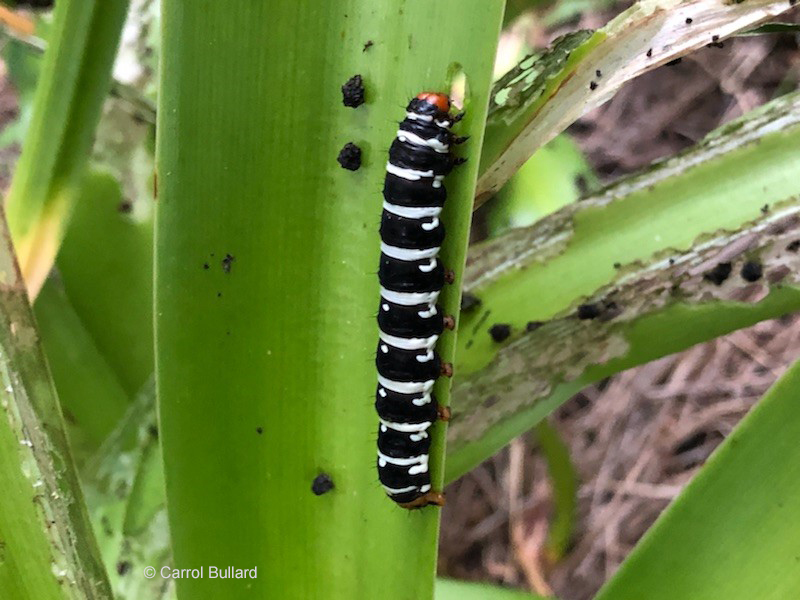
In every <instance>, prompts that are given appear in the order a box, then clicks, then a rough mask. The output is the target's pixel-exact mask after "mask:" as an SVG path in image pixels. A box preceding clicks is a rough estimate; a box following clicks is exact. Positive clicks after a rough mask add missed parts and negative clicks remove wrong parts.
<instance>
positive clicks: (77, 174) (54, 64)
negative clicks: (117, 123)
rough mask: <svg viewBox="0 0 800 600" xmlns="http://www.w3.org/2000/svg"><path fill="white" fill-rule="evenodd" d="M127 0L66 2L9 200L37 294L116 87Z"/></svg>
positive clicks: (10, 220) (14, 229)
mask: <svg viewBox="0 0 800 600" xmlns="http://www.w3.org/2000/svg"><path fill="white" fill-rule="evenodd" d="M127 7H128V2H127V0H59V2H58V3H57V7H56V9H55V17H54V19H55V25H54V27H53V30H52V32H51V34H50V35H49V49H48V51H47V52H46V53H45V58H44V64H43V65H42V72H41V76H40V78H39V84H38V85H37V89H36V97H35V100H34V109H33V118H32V121H31V124H30V129H29V131H28V135H27V137H26V139H25V144H24V147H23V151H22V156H21V157H20V160H19V163H18V165H17V169H16V172H15V174H14V179H13V181H12V183H11V189H10V191H9V193H8V197H7V199H6V210H7V215H8V223H9V229H10V230H11V233H12V236H13V238H14V244H15V247H16V249H17V253H18V255H19V261H20V266H21V268H22V272H23V275H24V277H25V280H26V282H27V283H28V288H29V291H30V293H31V296H32V297H35V296H36V294H37V293H38V291H39V288H40V287H41V285H42V283H43V282H44V279H45V277H46V276H47V273H48V272H49V271H50V267H51V266H52V264H53V261H54V259H55V256H56V253H57V251H58V246H59V244H60V242H61V237H62V235H63V230H64V226H65V222H66V220H67V218H68V215H69V212H70V210H71V206H72V202H73V194H74V193H75V190H76V188H77V187H78V186H79V184H80V178H81V176H82V174H83V170H84V167H85V165H86V159H87V158H88V156H89V150H90V148H91V143H92V137H93V135H94V129H95V126H96V125H97V121H98V119H99V118H100V109H101V107H102V104H103V101H104V100H105V97H106V95H107V94H108V90H109V88H110V82H111V66H112V63H113V60H114V56H115V53H116V49H117V43H118V41H119V36H120V32H121V30H122V24H123V22H124V19H125V13H126V10H127Z"/></svg>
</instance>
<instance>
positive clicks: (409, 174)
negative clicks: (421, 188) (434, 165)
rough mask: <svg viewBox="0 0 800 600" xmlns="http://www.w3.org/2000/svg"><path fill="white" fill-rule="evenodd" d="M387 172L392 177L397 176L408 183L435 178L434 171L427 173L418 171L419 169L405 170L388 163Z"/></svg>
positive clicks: (430, 170)
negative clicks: (425, 178) (424, 178)
mask: <svg viewBox="0 0 800 600" xmlns="http://www.w3.org/2000/svg"><path fill="white" fill-rule="evenodd" d="M386 171H387V172H388V173H391V174H392V175H397V176H398V177H401V178H403V179H406V180H407V181H419V180H420V179H422V178H423V177H433V176H434V175H433V169H428V170H427V171H418V170H417V169H404V168H403V167H398V166H396V165H393V164H392V163H391V162H387V163H386Z"/></svg>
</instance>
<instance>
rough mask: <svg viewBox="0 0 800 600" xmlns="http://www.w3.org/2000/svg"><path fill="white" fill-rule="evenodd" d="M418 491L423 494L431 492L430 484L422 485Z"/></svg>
mask: <svg viewBox="0 0 800 600" xmlns="http://www.w3.org/2000/svg"><path fill="white" fill-rule="evenodd" d="M419 491H420V492H422V493H423V494H424V493H425V492H430V491H431V484H430V483H426V484H425V485H423V486H421V487H420V488H419Z"/></svg>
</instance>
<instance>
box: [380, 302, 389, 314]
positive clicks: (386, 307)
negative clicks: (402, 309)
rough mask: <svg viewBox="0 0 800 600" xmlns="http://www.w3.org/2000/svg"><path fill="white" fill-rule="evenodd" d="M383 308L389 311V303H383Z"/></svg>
mask: <svg viewBox="0 0 800 600" xmlns="http://www.w3.org/2000/svg"><path fill="white" fill-rule="evenodd" d="M381 308H382V309H383V310H384V311H387V312H388V311H389V305H388V304H381Z"/></svg>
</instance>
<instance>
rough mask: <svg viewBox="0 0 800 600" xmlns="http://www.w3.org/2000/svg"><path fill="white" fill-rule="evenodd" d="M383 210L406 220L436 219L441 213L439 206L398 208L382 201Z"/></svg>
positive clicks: (398, 206)
mask: <svg viewBox="0 0 800 600" xmlns="http://www.w3.org/2000/svg"><path fill="white" fill-rule="evenodd" d="M383 209H384V210H388V211H389V212H390V213H392V214H395V215H397V216H398V217H405V218H406V219H424V218H425V217H438V216H439V215H440V214H441V213H442V207H441V206H400V205H399V204H391V203H389V202H386V201H385V200H384V202H383Z"/></svg>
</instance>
